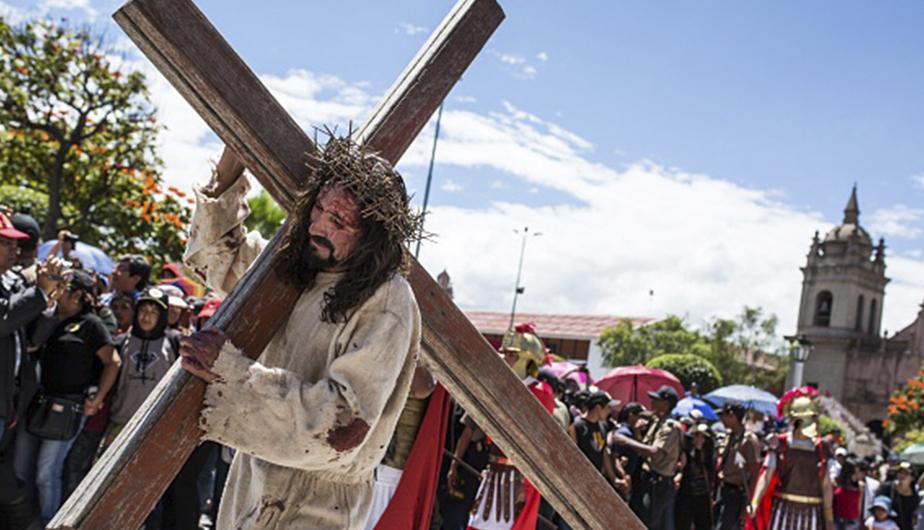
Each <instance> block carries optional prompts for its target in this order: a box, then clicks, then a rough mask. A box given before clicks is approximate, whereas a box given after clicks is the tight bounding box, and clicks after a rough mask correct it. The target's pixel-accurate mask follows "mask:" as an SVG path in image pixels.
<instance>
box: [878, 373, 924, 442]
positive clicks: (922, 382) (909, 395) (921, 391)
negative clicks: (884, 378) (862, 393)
mask: <svg viewBox="0 0 924 530" xmlns="http://www.w3.org/2000/svg"><path fill="white" fill-rule="evenodd" d="M888 414H889V415H888V417H887V418H886V419H885V420H884V421H883V422H882V426H883V427H884V428H885V430H886V432H887V433H888V434H889V435H891V436H896V437H898V438H899V439H901V438H904V437H905V436H907V435H909V434H910V433H913V432H914V431H915V430H918V429H921V428H922V426H924V369H921V370H918V373H917V374H915V376H914V377H912V378H911V379H908V381H906V382H905V384H904V386H902V387H901V388H899V389H898V390H896V391H895V392H893V393H892V396H891V397H890V398H889V405H888Z"/></svg>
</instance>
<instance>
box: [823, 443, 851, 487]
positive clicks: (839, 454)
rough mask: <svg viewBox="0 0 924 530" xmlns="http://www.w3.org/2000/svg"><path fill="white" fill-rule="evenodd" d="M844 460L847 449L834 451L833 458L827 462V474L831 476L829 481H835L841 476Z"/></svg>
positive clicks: (838, 448)
mask: <svg viewBox="0 0 924 530" xmlns="http://www.w3.org/2000/svg"><path fill="white" fill-rule="evenodd" d="M826 438H827V437H826ZM832 447H834V446H832ZM846 459H847V449H845V448H843V447H837V449H835V450H834V458H832V459H830V460H828V474H829V475H831V480H837V477H838V476H839V475H840V474H841V466H843V465H844V461H845V460H846Z"/></svg>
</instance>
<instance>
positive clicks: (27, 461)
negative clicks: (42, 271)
mask: <svg viewBox="0 0 924 530" xmlns="http://www.w3.org/2000/svg"><path fill="white" fill-rule="evenodd" d="M95 295H96V280H95V279H94V278H93V277H92V276H91V275H90V274H88V273H86V272H84V271H80V270H74V271H71V272H70V273H69V276H68V277H67V288H66V292H63V293H62V294H61V295H60V296H59V297H58V300H57V302H58V303H57V306H56V308H55V310H54V315H53V316H52V315H48V314H42V316H41V317H40V318H39V320H38V322H37V324H36V328H35V331H34V332H33V337H32V341H33V343H34V344H36V345H41V347H42V348H41V350H40V352H39V355H38V357H39V362H40V365H41V385H42V393H43V395H44V396H53V397H56V398H60V399H66V400H68V401H71V402H73V403H74V404H75V405H77V406H82V408H83V417H84V418H85V417H88V416H93V415H95V414H96V413H97V412H99V410H100V408H101V407H102V405H103V401H104V400H105V399H106V396H107V395H108V394H109V391H110V390H112V388H113V386H114V385H115V382H116V379H117V378H118V375H119V366H120V364H121V360H120V359H119V355H118V353H116V351H115V348H114V345H113V342H112V337H111V335H110V334H109V330H108V329H106V326H105V325H104V324H103V322H102V320H100V318H99V316H97V315H96V313H95V312H94V308H95V302H96V300H95ZM97 363H102V367H103V368H102V373H101V374H100V373H99V372H98V369H97ZM82 426H83V424H82V422H81V425H80V427H81V428H82ZM79 431H80V429H78V433H79ZM76 438H77V434H76V433H75V435H74V437H72V438H70V439H69V440H48V439H43V438H39V437H38V436H36V435H34V434H32V433H31V432H29V430H28V429H21V430H19V431H18V432H17V437H16V448H15V455H14V460H13V465H14V468H15V472H16V476H17V478H18V479H19V480H21V481H23V482H25V483H26V484H27V485H32V484H34V485H35V486H37V488H38V492H39V495H38V501H39V508H40V517H41V521H42V523H43V524H46V523H48V521H50V520H51V518H52V516H54V514H55V512H57V511H58V508H59V507H60V506H61V503H62V502H63V500H64V499H63V498H62V497H63V495H62V490H63V482H62V472H63V469H64V460H65V458H66V457H67V454H68V451H69V450H70V448H71V446H72V445H73V443H74V440H75V439H76Z"/></svg>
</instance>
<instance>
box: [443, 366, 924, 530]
mask: <svg viewBox="0 0 924 530" xmlns="http://www.w3.org/2000/svg"><path fill="white" fill-rule="evenodd" d="M538 379H539V380H541V381H543V382H544V383H545V384H547V385H549V386H550V387H551V388H552V389H553V391H554V396H555V402H554V409H553V414H554V415H555V417H556V418H557V419H559V420H560V421H561V424H562V427H563V428H564V429H566V430H567V431H568V433H569V435H570V437H571V439H572V440H573V441H574V443H575V444H576V445H577V447H578V448H579V449H580V450H581V452H582V453H583V454H584V455H586V456H587V458H588V460H589V461H590V462H591V463H592V464H593V466H594V467H595V468H596V469H597V470H598V471H599V472H600V473H601V474H602V475H603V476H604V477H606V479H607V481H608V482H609V483H610V485H611V486H612V487H613V488H614V490H615V491H616V492H617V493H618V494H619V495H620V496H621V497H622V498H623V499H624V500H625V501H626V502H627V503H628V505H629V506H630V508H631V509H632V511H633V512H634V513H635V514H636V515H637V516H638V517H639V519H640V520H641V521H642V522H643V523H644V524H645V525H646V527H647V528H650V529H663V530H691V529H692V530H706V529H710V530H712V529H716V530H731V529H743V528H749V529H755V530H757V529H767V528H769V529H774V530H777V529H779V530H793V529H795V530H801V529H809V530H814V529H819V530H821V529H825V528H827V529H829V530H834V529H836V530H880V529H895V530H921V529H922V528H924V506H920V507H919V504H920V501H921V497H920V495H919V490H920V488H921V487H924V474H922V475H921V476H920V478H918V477H917V476H916V473H915V469H914V467H913V466H912V465H911V464H910V463H909V462H904V461H901V460H899V459H898V457H897V456H896V455H894V454H891V455H886V456H885V457H883V456H881V455H871V456H865V457H863V458H860V457H858V456H857V455H855V454H853V453H851V452H849V451H848V449H847V448H846V444H845V442H844V440H843V438H842V435H841V433H840V431H839V430H837V429H834V430H832V431H831V432H828V433H825V435H824V436H822V435H821V434H820V433H819V431H818V428H819V419H818V418H819V414H820V412H819V409H818V403H817V399H815V398H816V397H817V392H814V391H813V390H812V389H807V388H806V389H799V390H798V391H794V393H792V394H791V395H789V396H788V397H785V396H784V399H783V400H781V412H782V415H783V416H784V418H783V419H779V420H777V419H775V418H774V419H771V418H769V417H766V416H764V415H762V414H758V413H756V412H754V411H750V410H748V409H747V408H746V407H745V406H744V405H743V404H742V403H739V402H736V401H734V400H729V401H726V402H725V403H724V404H723V406H722V407H721V408H718V409H717V410H716V411H715V412H716V413H717V415H718V421H708V420H706V419H705V417H704V414H703V413H702V411H700V410H697V409H693V410H691V411H690V412H689V413H687V414H685V415H679V416H678V415H675V414H674V409H675V405H676V404H677V401H678V397H679V396H678V394H677V391H676V390H675V389H674V388H673V387H671V386H663V387H661V388H660V389H658V390H657V391H655V392H650V393H649V396H648V397H649V398H650V403H651V406H650V407H645V406H643V405H642V404H641V403H637V402H630V403H620V402H618V401H617V400H614V399H612V398H611V397H610V396H609V395H608V394H607V393H606V392H602V391H600V390H594V389H593V388H592V387H591V389H590V390H587V389H582V388H581V387H580V386H579V384H578V383H576V381H574V380H571V379H566V380H564V381H562V380H561V379H559V378H557V377H555V376H554V375H552V373H551V372H550V371H546V369H540V370H539V371H538ZM696 393H697V391H696V389H695V388H693V389H690V390H689V391H688V394H692V395H694V396H695V395H696ZM470 438H471V437H470V434H469V433H468V431H467V430H466V431H464V432H463V435H462V436H460V439H461V440H462V444H461V445H457V446H456V447H457V450H456V452H455V455H456V457H457V458H458V459H459V461H460V462H467V463H468V465H466V464H456V463H455V462H454V463H453V464H452V466H451V468H452V470H451V471H450V473H449V475H448V479H447V488H448V491H449V492H450V495H448V496H447V497H444V499H443V500H442V501H441V502H442V503H443V504H444V506H443V521H442V524H443V528H446V529H452V530H461V529H463V528H474V529H481V530H493V529H496V528H505V529H508V528H519V527H517V526H513V525H512V524H507V525H498V524H495V521H492V520H491V518H490V517H482V515H483V514H485V513H488V512H484V502H483V500H482V499H480V498H476V497H475V496H474V492H475V491H479V489H483V487H482V488H479V484H481V485H482V486H483V484H484V481H485V480H487V479H488V477H489V475H490V473H489V472H482V473H481V474H480V475H478V474H475V473H474V471H477V470H478V469H480V468H481V467H486V468H487V469H490V468H491V467H492V463H493V462H494V461H495V459H492V458H491V457H490V454H491V448H490V446H484V447H479V448H478V449H479V450H481V451H482V452H486V453H487V454H488V458H487V459H486V458H484V457H483V456H481V457H479V454H478V453H477V451H472V445H471V443H470ZM460 465H461V466H465V467H468V468H469V469H471V470H473V471H472V473H471V474H470V476H468V477H464V476H461V477H460V475H459V474H458V472H457V471H456V469H458V468H459V467H460ZM479 495H480V494H479ZM453 502H457V503H459V504H460V505H461V506H462V507H463V508H462V509H460V510H453V509H452V504H453ZM466 507H467V508H466ZM514 520H515V518H511V519H509V522H511V523H512V522H513V521H514ZM538 528H548V529H567V528H569V526H568V525H567V523H566V522H565V521H563V520H562V519H561V518H560V517H558V516H557V515H556V514H555V512H554V510H553V509H552V508H551V506H547V505H543V506H542V508H541V509H540V513H539V517H538Z"/></svg>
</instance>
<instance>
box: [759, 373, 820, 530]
mask: <svg viewBox="0 0 924 530" xmlns="http://www.w3.org/2000/svg"><path fill="white" fill-rule="evenodd" d="M817 396H818V391H817V390H815V389H814V388H810V387H803V388H799V389H795V390H791V391H790V392H787V393H786V394H785V395H784V396H783V398H781V399H780V403H779V405H778V411H779V412H780V415H781V416H786V417H787V418H789V420H790V422H791V424H792V431H791V432H790V433H786V434H779V435H775V436H773V437H772V438H771V439H770V451H769V452H768V454H767V457H766V459H765V460H764V464H763V467H762V469H761V477H760V479H759V481H758V483H759V484H760V483H767V487H766V489H765V490H764V491H763V494H761V491H760V489H761V488H760V487H758V491H756V492H755V495H754V499H753V500H752V503H751V505H752V508H753V511H754V514H755V515H754V517H753V518H752V519H750V520H749V521H748V525H747V528H748V529H754V530H825V529H827V530H833V528H834V520H833V511H832V506H831V502H832V499H831V494H830V490H829V491H828V493H827V494H826V493H825V483H826V482H827V481H828V480H829V479H828V475H827V459H828V455H829V450H828V448H827V447H826V445H825V444H824V442H823V441H822V439H821V437H819V436H818V430H817V426H818V414H819V413H818V405H817V403H816V398H817ZM797 433H798V436H797V435H796V434H797Z"/></svg>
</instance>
